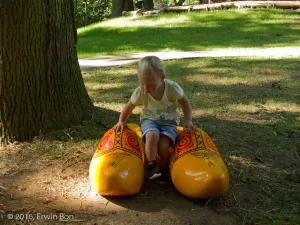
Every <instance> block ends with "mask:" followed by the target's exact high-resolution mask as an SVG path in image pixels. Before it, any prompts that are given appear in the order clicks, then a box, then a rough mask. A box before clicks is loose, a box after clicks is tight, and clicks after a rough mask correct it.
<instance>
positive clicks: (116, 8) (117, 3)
mask: <svg viewBox="0 0 300 225" xmlns="http://www.w3.org/2000/svg"><path fill="white" fill-rule="evenodd" d="M124 1H125V0H112V8H111V16H112V17H118V16H122V11H123V8H124Z"/></svg>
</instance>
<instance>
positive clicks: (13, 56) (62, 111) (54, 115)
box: [0, 0, 93, 144]
mask: <svg viewBox="0 0 300 225" xmlns="http://www.w3.org/2000/svg"><path fill="white" fill-rule="evenodd" d="M73 10H74V8H73V0H56V1H51V0H43V1H36V0H14V1H11V0H5V1H3V0H1V1H0V24H1V26H0V144H1V143H5V142H12V141H26V140H31V139H32V138H33V137H34V136H36V135H38V134H39V133H40V132H42V133H44V132H48V131H50V130H54V129H61V128H66V127H68V126H70V125H73V124H78V123H80V122H82V120H84V119H86V118H89V117H90V115H91V113H92V111H93V105H92V102H91V100H90V98H89V96H88V94H87V92H86V89H85V86H84V83H83V79H82V76H81V72H80V67H79V64H78V59H77V52H76V45H75V40H76V35H75V34H76V31H75V30H74V24H73V22H74V20H73V16H72V15H73Z"/></svg>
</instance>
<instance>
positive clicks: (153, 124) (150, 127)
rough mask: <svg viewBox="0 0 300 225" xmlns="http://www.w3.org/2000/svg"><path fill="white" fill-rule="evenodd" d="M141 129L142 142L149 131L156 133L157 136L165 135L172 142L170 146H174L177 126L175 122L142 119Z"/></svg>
mask: <svg viewBox="0 0 300 225" xmlns="http://www.w3.org/2000/svg"><path fill="white" fill-rule="evenodd" d="M141 127H142V132H143V140H145V135H146V133H147V132H149V131H156V132H157V133H159V134H163V135H166V136H167V137H169V138H170V139H171V141H172V146H173V145H174V144H175V140H176V137H177V136H178V133H177V124H176V122H175V121H163V120H162V121H160V120H148V119H143V120H142V121H141Z"/></svg>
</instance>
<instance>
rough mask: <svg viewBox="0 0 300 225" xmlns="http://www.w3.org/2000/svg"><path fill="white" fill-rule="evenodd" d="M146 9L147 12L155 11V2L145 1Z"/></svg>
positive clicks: (151, 0)
mask: <svg viewBox="0 0 300 225" xmlns="http://www.w3.org/2000/svg"><path fill="white" fill-rule="evenodd" d="M144 8H145V10H153V9H154V4H153V0H144Z"/></svg>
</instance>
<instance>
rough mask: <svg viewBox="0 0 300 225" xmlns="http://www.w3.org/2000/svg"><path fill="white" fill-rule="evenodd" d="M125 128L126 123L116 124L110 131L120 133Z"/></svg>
mask: <svg viewBox="0 0 300 225" xmlns="http://www.w3.org/2000/svg"><path fill="white" fill-rule="evenodd" d="M125 127H127V124H126V123H124V122H118V123H117V124H116V125H114V126H113V128H112V129H113V130H114V131H115V132H117V131H120V130H121V131H123V130H124V128H125Z"/></svg>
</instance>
